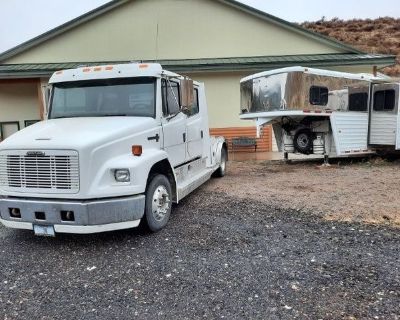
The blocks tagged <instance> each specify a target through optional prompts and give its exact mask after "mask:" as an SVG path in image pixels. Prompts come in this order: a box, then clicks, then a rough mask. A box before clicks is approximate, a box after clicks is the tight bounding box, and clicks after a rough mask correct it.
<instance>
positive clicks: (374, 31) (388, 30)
mask: <svg viewBox="0 0 400 320" xmlns="http://www.w3.org/2000/svg"><path fill="white" fill-rule="evenodd" d="M301 26H302V27H304V28H306V29H309V30H311V31H315V32H318V33H321V34H323V35H326V36H329V37H332V38H335V39H337V40H339V41H342V42H344V43H347V44H350V45H352V46H353V47H355V48H358V49H360V50H362V51H365V52H370V53H383V54H395V55H397V64H396V65H395V66H393V67H389V68H386V69H384V73H386V74H387V75H391V76H400V19H395V18H389V17H385V18H379V19H375V20H371V19H366V20H360V19H353V20H348V21H343V20H340V19H338V18H334V19H332V20H325V19H324V18H323V19H321V20H319V21H316V22H304V23H303V24H301Z"/></svg>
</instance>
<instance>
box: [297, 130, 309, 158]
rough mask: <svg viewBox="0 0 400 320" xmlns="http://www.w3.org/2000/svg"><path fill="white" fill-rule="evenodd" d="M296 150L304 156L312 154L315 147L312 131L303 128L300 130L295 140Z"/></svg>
mask: <svg viewBox="0 0 400 320" xmlns="http://www.w3.org/2000/svg"><path fill="white" fill-rule="evenodd" d="M293 144H294V148H295V149H296V150H297V151H298V152H300V153H303V154H310V153H311V152H312V147H313V139H312V132H311V130H310V129H307V128H303V129H300V130H298V131H297V132H296V133H295V135H294V139H293Z"/></svg>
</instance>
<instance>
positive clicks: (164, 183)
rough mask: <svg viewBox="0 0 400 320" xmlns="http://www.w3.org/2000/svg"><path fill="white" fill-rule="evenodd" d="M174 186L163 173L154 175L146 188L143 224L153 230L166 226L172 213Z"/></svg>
mask: <svg viewBox="0 0 400 320" xmlns="http://www.w3.org/2000/svg"><path fill="white" fill-rule="evenodd" d="M171 208H172V188H171V183H170V182H169V180H168V178H167V177H166V176H164V175H162V174H157V175H155V176H153V177H152V178H151V180H150V182H149V184H148V185H147V188H146V200H145V208H144V216H143V218H142V222H143V225H144V226H145V227H146V228H147V229H148V230H150V231H151V232H157V231H160V230H161V229H162V228H164V227H165V226H166V225H167V223H168V220H169V217H170V215H171Z"/></svg>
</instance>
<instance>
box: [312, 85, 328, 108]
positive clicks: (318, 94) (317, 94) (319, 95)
mask: <svg viewBox="0 0 400 320" xmlns="http://www.w3.org/2000/svg"><path fill="white" fill-rule="evenodd" d="M328 93H329V91H328V88H327V87H317V86H312V87H311V88H310V104H312V105H317V106H326V105H327V104H328Z"/></svg>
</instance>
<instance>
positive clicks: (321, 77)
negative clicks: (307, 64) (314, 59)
mask: <svg viewBox="0 0 400 320" xmlns="http://www.w3.org/2000/svg"><path fill="white" fill-rule="evenodd" d="M241 97H242V98H241V115H240V118H241V119H243V120H255V121H256V125H257V128H258V132H260V130H261V129H262V128H263V127H264V126H266V125H272V127H273V131H274V133H275V137H276V140H277V145H278V148H279V151H282V152H284V154H285V158H287V157H288V155H289V154H291V153H299V154H304V155H312V154H314V155H324V156H325V159H326V160H327V158H328V157H349V156H359V155H366V154H371V153H374V152H392V151H396V150H400V115H399V111H400V109H399V83H398V82H396V81H394V80H393V79H391V78H388V77H386V76H380V77H376V76H373V75H370V74H351V73H344V72H335V71H330V70H320V69H312V68H304V67H290V68H283V69H276V70H270V71H266V72H262V73H258V74H254V75H252V76H249V77H246V78H244V79H242V80H241Z"/></svg>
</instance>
